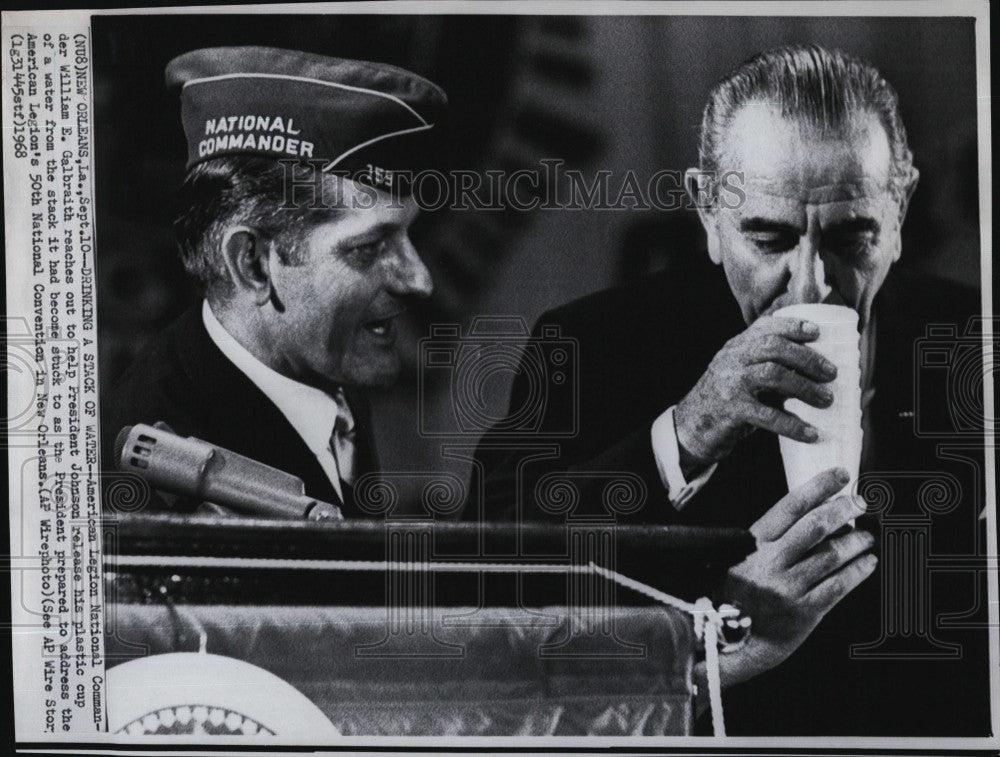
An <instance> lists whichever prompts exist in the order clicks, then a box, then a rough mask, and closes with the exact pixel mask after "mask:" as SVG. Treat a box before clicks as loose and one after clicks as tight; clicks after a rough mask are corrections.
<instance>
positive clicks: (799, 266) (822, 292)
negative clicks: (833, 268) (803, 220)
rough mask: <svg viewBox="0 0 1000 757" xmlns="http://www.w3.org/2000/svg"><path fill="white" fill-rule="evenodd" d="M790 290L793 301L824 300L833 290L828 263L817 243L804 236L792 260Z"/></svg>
mask: <svg viewBox="0 0 1000 757" xmlns="http://www.w3.org/2000/svg"><path fill="white" fill-rule="evenodd" d="M790 267H791V279H790V281H789V282H788V291H789V294H791V295H792V301H793V302H796V303H798V302H822V301H823V300H824V299H826V297H827V295H829V294H830V292H831V291H832V287H831V286H830V284H829V282H828V280H827V271H826V264H825V263H824V262H823V258H822V256H821V255H820V254H819V250H818V249H817V247H816V245H815V244H814V243H813V242H812V241H811V240H810V239H809V238H808V237H803V239H802V242H801V244H800V245H799V246H798V247H797V248H796V249H795V251H794V253H793V258H792V260H791V262H790Z"/></svg>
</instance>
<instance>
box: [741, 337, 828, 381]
mask: <svg viewBox="0 0 1000 757" xmlns="http://www.w3.org/2000/svg"><path fill="white" fill-rule="evenodd" d="M749 349H750V356H749V359H748V361H747V362H748V363H765V362H774V363H778V364H780V365H783V366H785V367H786V368H790V369H792V370H793V371H796V372H797V373H801V374H802V375H803V376H806V377H808V378H810V379H813V380H814V381H823V382H826V381H833V379H835V378H836V377H837V366H836V365H834V364H833V363H832V362H830V361H829V360H827V359H826V358H825V357H823V356H822V355H820V354H819V353H818V352H817V351H816V350H814V349H813V348H812V347H808V346H806V345H804V344H797V343H796V342H794V341H791V340H789V339H787V338H784V337H781V336H778V335H777V334H764V335H762V336H757V337H756V338H755V339H754V340H753V342H752V345H751V346H750V348H749Z"/></svg>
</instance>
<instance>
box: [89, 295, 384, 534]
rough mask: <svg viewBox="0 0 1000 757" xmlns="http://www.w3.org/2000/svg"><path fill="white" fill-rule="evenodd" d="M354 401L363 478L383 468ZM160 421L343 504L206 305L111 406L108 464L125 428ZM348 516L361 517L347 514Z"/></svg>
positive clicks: (153, 349)
mask: <svg viewBox="0 0 1000 757" xmlns="http://www.w3.org/2000/svg"><path fill="white" fill-rule="evenodd" d="M347 399H348V403H349V404H350V407H351V412H352V414H353V415H354V416H355V421H356V424H357V455H358V458H357V470H358V471H359V475H360V474H363V473H365V472H368V471H373V470H376V469H377V467H378V465H377V457H376V453H375V446H374V443H373V441H372V435H371V424H370V417H369V412H368V404H367V402H365V400H364V398H363V397H362V396H360V395H358V394H356V393H348V394H347ZM156 421H164V422H165V423H166V424H167V425H168V426H170V428H171V429H173V431H174V432H176V433H177V434H180V435H181V436H195V437H197V438H199V439H202V440H204V441H206V442H210V443H212V444H215V445H218V446H220V447H224V448H225V449H228V450H231V451H233V452H236V453H238V454H241V455H245V456H246V457H249V458H251V459H253V460H256V461H258V462H261V463H265V464H267V465H270V466H273V467H275V468H278V469H280V470H283V471H285V472H287V473H291V474H292V475H295V476H298V477H299V478H301V479H302V481H303V482H304V483H305V489H306V493H307V494H308V495H309V496H311V497H315V498H316V499H319V500H322V501H324V502H331V503H334V504H337V503H339V502H340V500H339V498H338V497H337V494H336V490H335V489H334V488H333V485H332V484H331V483H330V480H329V479H328V478H327V477H326V474H325V473H324V471H323V468H322V466H321V465H320V464H319V461H318V460H317V459H316V456H315V455H313V453H312V452H311V451H310V450H309V448H308V447H307V446H306V444H305V442H304V441H303V440H302V438H301V437H300V436H299V435H298V433H296V431H295V429H293V428H292V426H291V425H290V424H289V423H288V421H287V420H286V419H285V416H284V415H282V413H281V411H280V410H278V408H277V407H276V406H275V405H274V403H272V402H271V401H270V400H269V399H268V398H267V397H266V396H265V395H264V394H263V393H262V392H261V391H260V390H259V389H258V388H257V387H256V386H255V385H254V384H253V382H251V381H250V379H248V378H247V377H246V376H245V375H244V374H243V373H242V372H241V371H240V370H239V369H238V368H236V366H234V365H233V364H232V363H231V362H229V360H228V359H227V358H226V357H225V356H224V355H223V354H222V352H221V351H220V350H219V348H218V347H216V346H215V343H214V342H213V341H212V340H211V338H210V337H209V335H208V332H207V331H205V326H204V324H203V322H202V319H201V311H200V309H199V308H192V309H191V310H189V311H187V312H186V313H185V314H184V315H183V316H181V317H180V318H179V319H178V320H177V321H176V322H175V323H174V324H172V325H171V326H169V327H168V328H167V329H165V330H164V331H163V333H161V334H160V335H159V336H158V337H157V338H156V339H155V340H154V341H153V343H152V344H150V345H149V346H148V347H147V348H146V349H145V350H144V351H143V352H142V354H140V356H139V357H138V358H136V360H135V362H134V363H133V364H132V366H131V367H130V368H129V369H128V370H127V371H126V372H125V373H124V375H123V376H122V377H121V379H120V380H119V381H118V382H117V383H116V384H115V386H114V388H113V389H112V390H111V393H110V395H109V397H108V401H106V402H104V403H103V405H102V408H101V437H102V452H103V460H104V467H105V468H106V469H110V468H112V467H113V465H114V464H113V462H112V458H113V448H114V440H115V437H116V436H117V434H118V432H119V430H121V428H122V427H123V426H126V425H131V424H135V423H149V424H152V423H155V422H156ZM331 431H332V429H331ZM162 506H163V503H162V501H161V500H159V499H156V500H154V502H153V503H152V504H151V507H152V508H153V509H155V508H157V507H162ZM344 515H345V516H347V517H350V516H354V515H358V512H357V511H353V512H352V511H350V510H345V512H344Z"/></svg>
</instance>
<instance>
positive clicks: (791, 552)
mask: <svg viewBox="0 0 1000 757" xmlns="http://www.w3.org/2000/svg"><path fill="white" fill-rule="evenodd" d="M861 514H862V512H861V511H859V509H858V506H857V504H855V502H854V500H853V499H852V498H851V497H837V498H836V499H832V500H830V501H829V502H824V503H823V504H821V505H819V506H818V507H815V508H814V509H812V510H810V511H809V512H807V513H806V514H805V515H803V516H802V517H801V518H799V520H798V521H797V522H796V523H794V524H793V525H792V526H791V527H790V528H789V529H788V530H787V531H786V532H785V534H784V536H782V537H781V539H780V542H781V552H782V554H783V556H784V560H785V564H786V565H791V564H793V563H796V562H798V561H799V560H800V559H802V557H803V556H804V555H805V554H806V553H807V552H808V551H809V550H811V549H812V548H813V547H815V546H816V545H817V544H819V543H820V542H821V541H823V540H824V539H825V538H826V537H828V536H829V535H830V534H832V533H833V532H834V531H836V530H837V529H838V528H840V527H841V526H843V525H844V524H845V523H847V522H849V521H850V520H852V519H853V518H857V517H858V516H859V515H861Z"/></svg>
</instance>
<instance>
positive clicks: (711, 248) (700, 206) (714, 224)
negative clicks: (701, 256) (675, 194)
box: [684, 168, 722, 265]
mask: <svg viewBox="0 0 1000 757" xmlns="http://www.w3.org/2000/svg"><path fill="white" fill-rule="evenodd" d="M710 181H711V177H710V176H709V174H708V173H706V172H705V171H702V170H701V169H700V168H689V169H688V170H687V171H685V172H684V188H685V189H686V190H687V193H688V197H689V198H690V200H691V203H692V204H693V205H694V207H695V210H697V211H698V220H699V221H701V225H702V228H704V229H705V237H706V242H707V245H708V257H709V258H711V259H712V262H713V263H715V264H716V265H719V264H720V263H721V262H722V253H721V252H720V248H719V227H718V220H719V219H718V213H717V212H716V211H717V208H716V205H715V196H714V193H713V189H712V186H711V184H710Z"/></svg>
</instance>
